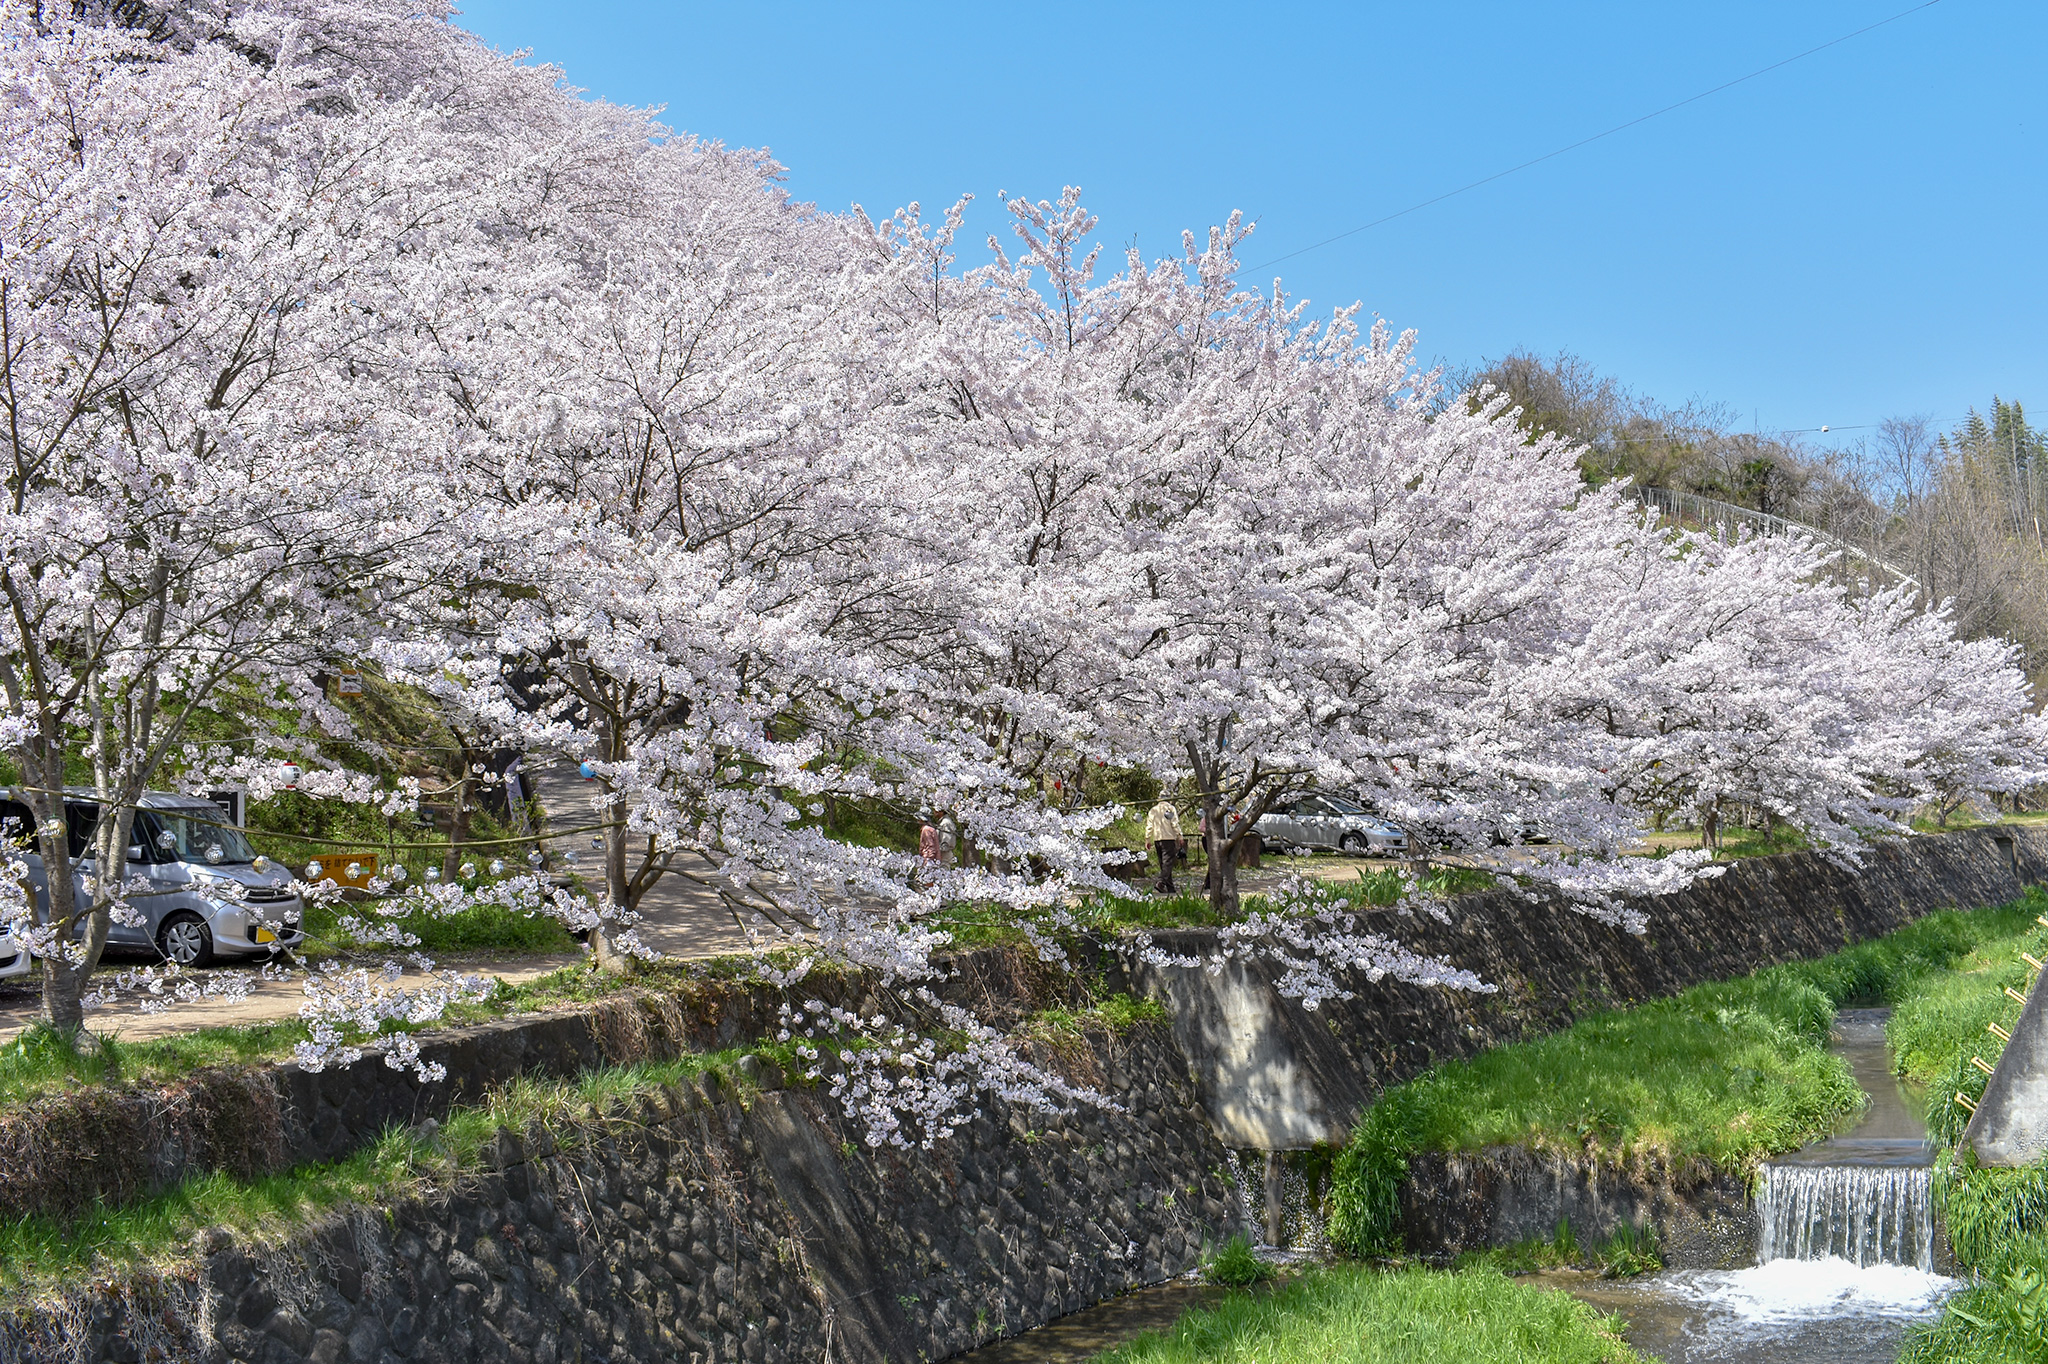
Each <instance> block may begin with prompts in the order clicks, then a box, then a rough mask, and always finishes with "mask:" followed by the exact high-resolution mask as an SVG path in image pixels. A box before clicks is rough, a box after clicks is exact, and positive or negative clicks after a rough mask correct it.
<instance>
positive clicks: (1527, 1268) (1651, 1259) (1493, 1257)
mask: <svg viewBox="0 0 2048 1364" xmlns="http://www.w3.org/2000/svg"><path fill="white" fill-rule="evenodd" d="M1481 1265H1488V1266H1491V1267H1492V1268H1494V1269H1497V1270H1499V1271H1500V1272H1501V1273H1503V1274H1533V1273H1535V1272H1536V1271H1537V1270H1539V1269H1591V1270H1597V1271H1599V1273H1600V1276H1601V1277H1602V1278H1607V1279H1632V1278H1634V1277H1635V1276H1636V1275H1638V1274H1647V1273H1649V1272H1650V1271H1651V1270H1653V1269H1662V1268H1663V1267H1664V1256H1663V1253H1662V1252H1661V1251H1659V1250H1658V1249H1657V1244H1656V1238H1655V1237H1654V1236H1653V1235H1652V1234H1651V1233H1649V1232H1647V1231H1639V1230H1637V1229H1636V1228H1634V1227H1630V1226H1623V1227H1621V1228H1620V1229H1619V1230H1617V1231H1616V1232H1615V1233H1614V1235H1612V1236H1610V1237H1609V1238H1607V1240H1605V1241H1600V1242H1595V1243H1594V1244H1592V1245H1581V1244H1580V1243H1579V1238H1578V1234H1577V1233H1576V1232H1575V1231H1573V1229H1572V1224H1571V1223H1570V1222H1568V1221H1562V1220H1560V1221H1559V1222H1558V1224H1557V1230H1556V1231H1555V1232H1553V1233H1552V1234H1551V1236H1550V1237H1549V1239H1548V1240H1545V1239H1543V1238H1540V1237H1531V1238H1530V1239H1529V1240H1526V1241H1518V1242H1516V1243H1515V1244H1514V1245H1511V1246H1501V1247H1499V1248H1497V1249H1494V1250H1481V1251H1467V1252H1466V1253H1465V1254H1463V1255H1460V1256H1459V1257H1458V1267H1459V1268H1460V1269H1468V1268H1474V1267H1477V1266H1481Z"/></svg>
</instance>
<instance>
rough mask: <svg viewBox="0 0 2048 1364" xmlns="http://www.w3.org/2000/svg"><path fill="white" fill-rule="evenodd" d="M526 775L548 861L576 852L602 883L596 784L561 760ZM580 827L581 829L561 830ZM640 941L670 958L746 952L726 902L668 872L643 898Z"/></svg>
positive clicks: (559, 863) (558, 862)
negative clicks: (592, 828) (593, 829)
mask: <svg viewBox="0 0 2048 1364" xmlns="http://www.w3.org/2000/svg"><path fill="white" fill-rule="evenodd" d="M522 776H523V777H524V779H525V781H526V782H527V784H528V786H529V787H530V788H531V789H532V791H533V794H534V795H535V796H536V797H538V798H539V800H540V805H541V810H542V811H543V812H544V819H545V824H546V832H547V836H546V837H545V838H543V839H542V840H541V841H542V842H543V843H544V844H545V845H546V846H547V850H548V861H549V864H550V865H551V866H553V867H554V868H555V869H556V870H558V871H559V870H564V869H565V868H566V866H568V865H570V864H568V863H567V861H566V859H565V857H564V854H566V853H569V852H574V853H575V854H576V862H575V864H573V865H575V866H577V867H578V868H579V869H580V870H581V871H582V872H583V873H584V875H585V876H586V877H593V876H594V877H597V879H598V880H599V881H600V882H601V881H602V879H603V877H602V875H601V873H600V870H599V868H600V866H601V865H602V864H601V863H600V862H599V860H598V859H599V856H600V853H599V851H598V848H600V847H601V846H602V845H601V844H600V845H595V846H594V845H593V843H592V835H591V834H590V832H589V831H588V826H589V825H591V824H594V823H596V822H597V811H596V809H595V805H594V802H595V801H596V799H597V794H598V788H597V784H596V783H595V782H586V781H584V780H583V779H582V778H581V777H580V776H578V775H577V772H576V765H575V764H574V763H571V762H566V761H564V762H557V763H553V764H549V765H542V764H540V763H535V764H534V765H532V766H529V767H527V768H525V769H524V770H523V772H522ZM571 829H582V830H584V832H582V833H561V832H555V831H557V830H571ZM640 940H641V941H642V942H644V943H646V944H647V945H648V946H649V947H651V948H653V949H654V950H655V951H657V952H660V953H662V954H663V955H665V956H670V957H683V958H690V957H718V956H727V955H730V954H732V953H735V952H745V951H746V950H747V935H746V933H745V932H744V931H743V930H742V929H741V928H740V926H739V925H738V924H736V923H734V922H733V918H732V915H731V914H730V913H729V912H727V910H726V907H725V904H724V902H723V901H721V900H720V899H719V898H718V895H717V893H716V892H715V891H713V890H711V889H710V888H709V887H708V886H703V885H699V884H698V883H697V882H695V881H690V880H686V879H685V878H683V877H681V876H674V875H670V876H664V877H662V878H661V879H660V880H659V881H656V882H655V883H654V884H653V885H652V886H649V887H648V888H647V893H646V894H645V895H644V896H642V897H641V900H640Z"/></svg>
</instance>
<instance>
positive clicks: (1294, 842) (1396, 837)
mask: <svg viewBox="0 0 2048 1364" xmlns="http://www.w3.org/2000/svg"><path fill="white" fill-rule="evenodd" d="M1253 827H1254V828H1256V829H1257V830H1258V831H1259V837H1260V838H1262V839H1264V840H1265V841H1266V845H1267V846H1268V847H1283V848H1335V849H1337V850H1338V851H1340V852H1347V853H1351V854H1352V855H1354V856H1357V857H1364V856H1367V855H1370V854H1381V855H1385V856H1394V857H1398V856H1403V855H1405V854H1406V853H1407V851H1408V835H1407V833H1406V831H1404V830H1403V829H1401V828H1400V827H1399V826H1397V825H1393V824H1389V823H1387V822H1386V821H1385V820H1383V819H1381V818H1380V817H1379V816H1377V815H1373V814H1368V813H1367V812H1366V809H1365V807H1364V806H1362V805H1360V804H1359V803H1358V802H1356V801H1354V800H1349V799H1347V798H1345V797H1343V796H1333V795H1330V794H1328V793H1327V792H1321V791H1310V792H1307V793H1305V794H1303V795H1299V796H1293V797H1290V798H1288V799H1286V800H1283V801H1282V802H1281V803H1280V804H1279V805H1277V806H1275V807H1274V808H1273V809H1271V810H1268V811H1267V812H1266V813H1265V814H1263V815H1260V816H1259V820H1258V823H1257V824H1256V825H1254V826H1253Z"/></svg>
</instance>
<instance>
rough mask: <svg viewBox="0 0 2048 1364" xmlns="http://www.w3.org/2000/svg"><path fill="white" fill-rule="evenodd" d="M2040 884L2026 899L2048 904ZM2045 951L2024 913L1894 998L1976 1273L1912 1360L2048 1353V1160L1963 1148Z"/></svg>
mask: <svg viewBox="0 0 2048 1364" xmlns="http://www.w3.org/2000/svg"><path fill="white" fill-rule="evenodd" d="M2044 904H2048V902H2044V901H2042V900H2041V898H2040V897H2039V896H2038V895H2037V896H2036V897H2034V900H2033V901H2031V902H2030V907H2032V908H2035V909H2036V910H2037V911H2041V910H2043V905H2044ZM2023 952H2024V953H2028V954H2030V955H2032V956H2033V957H2034V958H2035V959H2036V960H2043V959H2048V929H2044V928H2043V927H2042V925H2041V924H2039V923H2038V922H2035V921H2034V920H2033V918H2031V917H2025V918H2023V919H2022V920H2021V921H2020V922H2018V923H2016V924H2014V925H2012V927H2011V931H2009V932H2007V933H2005V934H2002V935H1999V936H1997V937H1993V938H1989V939H1987V940H1985V941H1983V942H1980V943H1978V944H1977V945H1976V946H1975V947H1974V948H1973V950H1972V951H1971V952H1970V953H1969V954H1968V955H1967V956H1966V957H1964V958H1963V959H1962V960H1961V961H1959V962H1958V963H1957V965H1956V969H1955V970H1954V971H1952V972H1949V973H1945V974H1942V975H1939V976H1934V977H1929V978H1927V979H1925V980H1922V981H1920V982H1918V983H1917V985H1916V988H1914V989H1913V990H1911V991H1910V992H1908V993H1907V994H1906V995H1905V997H1903V998H1902V999H1900V1001H1899V1002H1898V1005H1897V1007H1896V1008H1895V1009H1894V1010H1893V1013H1892V1019H1891V1024H1890V1040H1891V1044H1892V1050H1893V1053H1894V1054H1895V1055H1896V1056H1897V1057H1898V1059H1899V1063H1900V1068H1901V1070H1902V1071H1903V1072H1904V1073H1905V1074H1906V1075H1907V1076H1908V1077H1910V1078H1913V1079H1917V1080H1920V1081H1922V1082H1924V1083H1926V1085H1927V1086H1928V1093H1927V1101H1928V1114H1927V1116H1928V1128H1929V1130H1930V1131H1931V1132H1932V1133H1933V1134H1934V1135H1935V1137H1936V1139H1937V1140H1939V1141H1941V1142H1942V1143H1944V1144H1945V1145H1947V1146H1948V1147H1949V1149H1948V1150H1947V1151H1946V1152H1944V1153H1943V1154H1942V1155H1941V1157H1940V1158H1939V1159H1938V1160H1937V1162H1936V1165H1935V1177H1934V1195H1935V1201H1936V1205H1937V1207H1938V1208H1939V1209H1940V1211H1941V1216H1942V1220H1943V1223H1944V1224H1945V1225H1946V1227H1947V1229H1948V1235H1949V1242H1950V1245H1951V1246H1952V1248H1953V1249H1954V1251H1955V1256H1956V1260H1957V1262H1958V1264H1959V1265H1960V1266H1962V1268H1963V1269H1965V1270H1967V1271H1968V1272H1969V1274H1970V1275H1971V1276H1972V1277H1974V1279H1975V1283H1974V1284H1972V1286H1971V1287H1969V1288H1967V1289H1965V1290H1964V1291H1963V1292H1961V1293H1959V1294H1957V1295H1956V1297H1955V1298H1954V1299H1952V1300H1951V1301H1950V1303H1949V1306H1948V1310H1947V1311H1946V1312H1945V1313H1944V1314H1943V1316H1942V1317H1941V1319H1940V1320H1939V1321H1937V1322H1935V1323H1934V1324H1933V1325H1932V1326H1930V1327H1928V1328H1926V1329H1924V1330H1922V1331H1919V1332H1917V1333H1916V1334H1915V1335H1914V1336H1913V1338H1912V1339H1911V1340H1910V1341H1909V1342H1908V1345H1907V1348H1906V1350H1905V1353H1904V1354H1903V1355H1902V1356H1901V1359H1902V1361H1904V1362H1905V1364H2019V1362H2020V1361H2025V1360H2042V1359H2048V1169H2043V1168H2042V1167H2040V1166H2034V1167H2032V1168H2029V1169H2022V1170H1990V1169H1980V1168H1978V1167H1977V1166H1976V1164H1975V1162H1974V1160H1973V1159H1971V1158H1970V1157H1969V1155H1968V1154H1967V1153H1965V1152H1962V1151H1959V1150H1957V1149H1956V1145H1955V1144H1956V1143H1957V1142H1958V1141H1960V1139H1961V1137H1962V1132H1963V1127H1964V1125H1965V1124H1966V1123H1967V1122H1968V1120H1969V1113H1968V1111H1967V1110H1966V1109H1965V1108H1964V1107H1963V1105H1961V1104H1959V1103H1957V1102H1956V1095H1957V1094H1958V1093H1960V1094H1961V1095H1962V1096H1963V1097H1964V1098H1966V1099H1968V1100H1970V1101H1971V1102H1973V1103H1974V1102H1975V1101H1976V1100H1977V1099H1978V1098H1980V1097H1981V1096H1982V1094H1983V1092H1984V1084H1985V1080H1986V1076H1985V1074H1984V1072H1983V1071H1982V1070H1980V1069H1978V1067H1977V1066H1976V1065H1975V1064H1973V1058H1974V1059H1976V1060H1982V1061H1984V1062H1985V1063H1987V1064H1990V1065H1995V1064H1997V1060H1998V1056H1999V1053H2000V1051H2001V1050H2002V1049H2003V1043H2002V1042H2001V1040H2000V1039H1999V1038H1998V1036H1997V1035H1996V1034H1994V1033H1992V1032H1991V1031H1990V1026H1991V1025H1994V1024H1995V1025H1997V1026H1998V1027H2000V1028H2003V1029H2005V1030H2007V1031H2010V1030H2011V1028H2012V1025H2013V1023H2014V1022H2015V1021H2016V1020H2017V1019H2018V1017H2019V1012H2020V1005H2019V1003H2018V1002H2017V1001H2015V1000H2014V999H2013V998H2012V996H2011V995H2009V994H2007V993H2006V991H2007V990H2012V991H2015V992H2017V993H2020V994H2025V993H2026V991H2027V988H2028V985H2029V984H2030V982H2031V981H2032V978H2033V975H2034V969H2033V967H2032V966H2031V965H2029V964H2028V962H2027V961H2026V960H2025V958H2024V957H2022V956H2021V955H2020V954H2021V953H2023Z"/></svg>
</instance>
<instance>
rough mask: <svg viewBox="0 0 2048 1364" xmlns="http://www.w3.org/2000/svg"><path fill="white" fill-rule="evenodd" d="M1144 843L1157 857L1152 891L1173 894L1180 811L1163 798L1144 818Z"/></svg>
mask: <svg viewBox="0 0 2048 1364" xmlns="http://www.w3.org/2000/svg"><path fill="white" fill-rule="evenodd" d="M1145 841H1146V842H1148V843H1150V844H1151V845H1152V851H1153V852H1154V853H1156V854H1158V857H1159V883H1158V885H1156V886H1154V887H1153V889H1154V890H1157V891H1158V892H1159V893H1160V894H1161V895H1171V894H1173V862H1174V858H1175V857H1176V856H1178V855H1179V853H1180V811H1178V810H1176V809H1174V808H1173V802H1172V801H1170V800H1167V799H1166V798H1165V797H1164V796H1162V797H1160V800H1159V803H1158V804H1157V805H1155V806H1153V807H1152V813H1151V814H1149V815H1147V816H1145Z"/></svg>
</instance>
